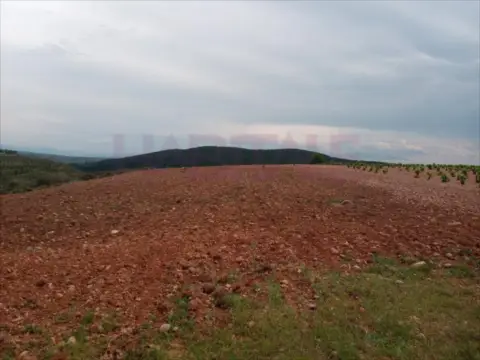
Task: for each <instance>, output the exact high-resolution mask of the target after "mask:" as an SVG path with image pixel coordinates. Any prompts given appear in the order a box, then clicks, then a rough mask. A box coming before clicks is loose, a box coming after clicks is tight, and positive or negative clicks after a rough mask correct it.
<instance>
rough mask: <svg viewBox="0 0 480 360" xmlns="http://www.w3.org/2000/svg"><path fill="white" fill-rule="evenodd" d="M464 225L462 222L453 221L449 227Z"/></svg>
mask: <svg viewBox="0 0 480 360" xmlns="http://www.w3.org/2000/svg"><path fill="white" fill-rule="evenodd" d="M460 225H462V223H461V222H460V221H451V222H449V223H448V226H460Z"/></svg>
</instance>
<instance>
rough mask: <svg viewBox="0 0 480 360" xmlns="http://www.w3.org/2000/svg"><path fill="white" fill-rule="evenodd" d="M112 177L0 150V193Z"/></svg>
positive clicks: (18, 191) (11, 192) (25, 190)
mask: <svg viewBox="0 0 480 360" xmlns="http://www.w3.org/2000/svg"><path fill="white" fill-rule="evenodd" d="M110 175H112V173H111V172H95V173H94V174H93V173H89V172H86V171H81V170H79V169H76V168H74V167H72V166H71V165H69V164H64V163H61V162H56V161H52V160H47V159H42V158H39V157H29V156H24V155H20V154H19V153H17V152H15V151H11V150H2V151H0V194H13V193H22V192H27V191H31V190H34V189H40V188H46V187H50V186H54V185H60V184H64V183H68V182H72V181H78V180H89V179H93V178H99V177H104V176H110Z"/></svg>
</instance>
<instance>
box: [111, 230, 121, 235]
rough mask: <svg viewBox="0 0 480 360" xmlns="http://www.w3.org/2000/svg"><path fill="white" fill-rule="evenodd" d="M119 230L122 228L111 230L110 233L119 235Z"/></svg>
mask: <svg viewBox="0 0 480 360" xmlns="http://www.w3.org/2000/svg"><path fill="white" fill-rule="evenodd" d="M119 232H120V230H116V229H113V230H112V231H110V234H112V235H117V234H118V233H119Z"/></svg>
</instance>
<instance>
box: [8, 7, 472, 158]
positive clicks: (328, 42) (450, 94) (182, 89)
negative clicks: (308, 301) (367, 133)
mask: <svg viewBox="0 0 480 360" xmlns="http://www.w3.org/2000/svg"><path fill="white" fill-rule="evenodd" d="M69 6H71V7H72V10H71V11H70V12H66V13H65V14H64V15H65V16H72V14H71V13H76V12H77V13H78V15H79V18H80V19H86V20H85V21H86V25H84V26H85V27H84V28H81V26H82V24H81V22H75V21H72V24H73V25H72V27H73V26H74V25H75V26H78V27H79V28H78V29H75V31H74V32H72V34H80V35H69V33H66V34H63V33H62V34H61V35H55V34H56V33H52V34H50V35H48V36H47V35H45V36H44V37H43V38H41V37H39V40H38V41H37V43H36V45H35V46H32V45H30V43H31V42H32V43H33V42H34V41H33V40H32V41H31V42H29V43H28V44H29V45H25V44H23V43H22V42H21V41H24V39H23V38H20V37H19V39H15V38H14V35H9V36H12V38H7V39H6V40H7V41H6V42H2V49H1V50H2V59H1V61H2V68H1V85H2V122H5V123H6V124H7V125H6V126H5V128H6V129H7V130H8V131H6V133H7V135H8V134H15V136H16V137H17V138H18V137H19V136H21V134H22V131H26V130H23V129H22V125H21V124H19V123H18V122H19V121H22V122H24V123H25V124H28V125H30V126H29V127H30V129H31V131H33V129H38V130H36V131H42V132H43V133H44V134H45V136H47V135H48V134H50V135H51V136H60V135H61V134H63V138H62V137H61V136H60V138H62V139H64V140H63V142H64V143H68V142H69V140H67V139H73V138H76V139H79V140H78V141H79V143H80V139H81V138H83V139H85V141H88V140H89V139H95V138H97V137H105V136H107V137H108V136H111V135H112V134H113V133H115V132H121V133H125V134H132V133H137V134H142V133H149V134H170V133H174V134H185V133H186V132H201V131H202V130H206V131H210V132H212V131H213V132H214V131H215V128H216V127H217V124H218V126H219V127H221V126H224V127H228V126H229V123H232V124H234V125H236V126H237V125H238V126H239V127H242V126H249V125H255V124H264V123H267V124H272V125H286V124H292V125H302V124H304V125H309V124H314V125H328V126H332V127H337V128H357V129H369V130H374V131H382V130H388V131H398V132H409V133H417V134H421V135H424V136H429V137H432V138H451V137H455V138H461V139H465V141H467V142H473V143H474V144H478V143H477V142H475V141H476V140H477V139H478V137H479V131H480V129H479V97H480V94H479V77H480V69H479V64H480V62H479V46H480V45H479V35H478V34H479V31H478V30H479V19H478V16H474V14H475V11H476V14H477V15H478V11H479V4H478V3H475V2H461V3H459V2H455V3H449V2H444V1H442V2H435V3H433V2H432V4H427V3H425V2H422V3H419V4H417V3H415V2H343V1H342V2H323V1H322V2H264V3H254V2H245V3H235V4H230V3H227V2H218V3H217V2H214V3H207V4H202V3H188V2H186V3H167V2H165V3H156V2H147V3H141V4H140V3H139V4H137V3H127V2H125V3H118V4H117V3H112V2H100V3H94V4H91V6H92V7H93V8H94V9H95V16H92V17H89V16H88V14H89V12H88V11H87V10H86V9H87V8H88V9H89V6H90V5H88V6H87V5H85V7H84V5H83V3H80V2H79V3H75V2H72V3H71V5H69ZM89 10H90V9H89ZM69 14H70V15H69ZM52 16H53V15H52ZM72 19H73V18H72ZM7 20H8V19H7ZM36 21H41V19H40V20H36ZM63 21H64V22H67V21H68V18H66V19H63ZM9 24H12V22H9ZM10 26H12V28H11V29H9V31H8V34H15V31H14V30H15V28H14V26H13V25H10ZM56 30H58V32H59V33H61V32H62V28H58V29H56ZM70 30H71V29H70ZM2 31H3V28H2ZM22 31H24V32H25V31H26V30H25V29H23V30H22ZM27 35H28V36H27ZM27 35H25V37H28V38H30V37H31V38H32V39H34V38H35V36H36V34H34V33H33V32H32V33H31V34H28V33H27ZM39 36H40V35H39ZM3 39H4V38H3V37H2V40H3ZM22 39H23V40H22ZM16 41H18V44H17V43H16ZM5 43H6V44H7V45H5ZM40 125H41V126H40ZM55 134H57V135H55ZM59 134H60V135H59ZM12 136H13V135H12ZM70 142H71V141H70ZM59 146H63V145H59ZM363 151H364V155H365V156H366V155H368V153H372V154H373V153H375V150H374V149H364V150H363ZM395 151H397V152H398V153H400V152H401V151H403V150H401V149H395ZM474 151H475V150H474ZM420 155H422V156H423V155H425V154H418V153H412V152H409V153H408V152H405V151H404V152H402V155H399V156H400V157H402V156H406V157H414V156H420ZM427 155H428V154H427ZM427 155H425V156H427ZM372 156H373V155H372ZM389 156H390V155H389ZM395 156H397V155H395V154H392V155H391V157H392V158H393V157H395Z"/></svg>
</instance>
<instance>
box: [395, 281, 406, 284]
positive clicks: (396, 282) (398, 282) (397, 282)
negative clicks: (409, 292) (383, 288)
mask: <svg viewBox="0 0 480 360" xmlns="http://www.w3.org/2000/svg"><path fill="white" fill-rule="evenodd" d="M403 283H404V282H403V281H402V280H395V284H397V285H402V284H403Z"/></svg>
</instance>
